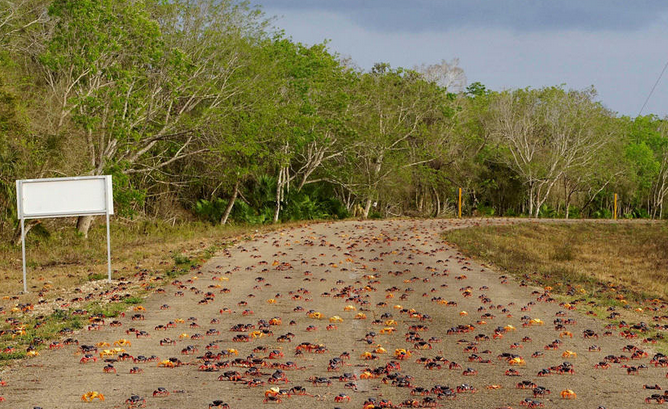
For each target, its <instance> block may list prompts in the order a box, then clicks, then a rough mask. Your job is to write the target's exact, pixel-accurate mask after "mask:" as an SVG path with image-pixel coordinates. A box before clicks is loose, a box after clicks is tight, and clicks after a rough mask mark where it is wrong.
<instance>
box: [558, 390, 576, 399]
mask: <svg viewBox="0 0 668 409" xmlns="http://www.w3.org/2000/svg"><path fill="white" fill-rule="evenodd" d="M561 398H562V399H575V398H577V395H576V394H575V392H573V391H572V390H570V389H564V390H563V391H561Z"/></svg>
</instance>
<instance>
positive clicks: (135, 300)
mask: <svg viewBox="0 0 668 409" xmlns="http://www.w3.org/2000/svg"><path fill="white" fill-rule="evenodd" d="M123 302H124V303H126V304H128V305H137V304H141V303H143V302H144V299H143V298H141V297H127V298H126V299H124V300H123Z"/></svg>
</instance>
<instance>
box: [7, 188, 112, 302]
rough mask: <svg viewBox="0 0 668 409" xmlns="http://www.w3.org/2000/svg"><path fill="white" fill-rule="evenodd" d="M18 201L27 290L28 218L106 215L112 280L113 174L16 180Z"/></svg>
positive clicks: (25, 291)
mask: <svg viewBox="0 0 668 409" xmlns="http://www.w3.org/2000/svg"><path fill="white" fill-rule="evenodd" d="M16 202H17V207H16V209H17V212H18V218H19V220H20V222H21V254H22V256H23V292H24V293H27V292H28V280H27V274H26V238H25V236H26V234H25V219H38V218H48V217H72V216H97V215H105V216H106V222H107V277H108V280H109V282H111V235H110V232H109V215H111V214H114V201H113V190H112V180H111V176H110V175H104V176H83V177H73V178H52V179H28V180H17V181H16Z"/></svg>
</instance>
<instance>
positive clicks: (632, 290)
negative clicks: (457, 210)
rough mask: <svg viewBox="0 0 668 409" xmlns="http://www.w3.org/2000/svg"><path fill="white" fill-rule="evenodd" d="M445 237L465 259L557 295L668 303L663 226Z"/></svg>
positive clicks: (509, 228)
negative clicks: (474, 258)
mask: <svg viewBox="0 0 668 409" xmlns="http://www.w3.org/2000/svg"><path fill="white" fill-rule="evenodd" d="M445 237H446V240H448V241H450V242H453V243H455V244H456V245H457V246H459V248H460V249H461V250H462V251H463V252H464V253H465V254H467V255H469V256H473V257H477V258H479V259H483V260H485V261H487V262H489V263H491V264H494V265H495V266H496V267H498V268H501V269H502V270H504V271H507V272H509V273H512V274H514V275H516V276H518V277H520V278H521V279H524V280H527V281H531V282H534V283H537V284H538V285H540V286H543V287H546V286H550V287H552V288H553V290H554V291H555V292H557V293H561V294H566V295H573V296H574V295H593V296H595V297H596V298H597V299H603V298H609V299H612V300H613V301H607V302H619V301H621V300H622V299H626V300H635V301H644V300H647V299H652V298H659V299H662V300H668V224H666V223H618V224H612V223H611V224H603V223H572V224H547V223H542V224H535V223H518V224H515V225H504V226H490V227H482V228H475V229H461V230H454V231H450V232H447V233H446V235H445Z"/></svg>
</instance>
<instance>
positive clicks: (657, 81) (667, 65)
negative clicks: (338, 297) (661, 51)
mask: <svg viewBox="0 0 668 409" xmlns="http://www.w3.org/2000/svg"><path fill="white" fill-rule="evenodd" d="M666 68H668V61H666V65H664V66H663V70H662V71H661V74H659V78H657V79H656V82H655V83H654V86H653V87H652V90H651V91H650V92H649V95H648V96H647V99H646V100H645V103H644V104H642V108H640V111H639V112H638V116H640V114H641V113H642V110H643V109H645V106H646V105H647V102H649V99H650V98H651V97H652V94H653V93H654V90H655V89H656V86H657V85H659V81H661V77H663V73H664V72H666Z"/></svg>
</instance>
